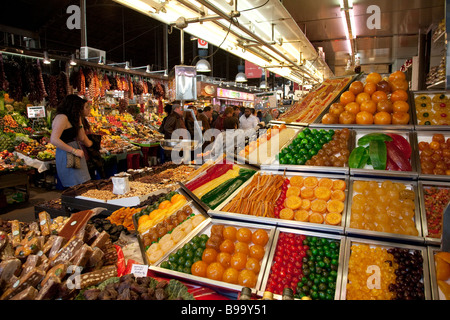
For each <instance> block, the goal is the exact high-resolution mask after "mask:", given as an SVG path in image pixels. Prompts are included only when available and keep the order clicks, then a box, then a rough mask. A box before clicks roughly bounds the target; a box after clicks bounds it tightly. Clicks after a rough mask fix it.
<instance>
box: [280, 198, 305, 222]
mask: <svg viewBox="0 0 450 320" xmlns="http://www.w3.org/2000/svg"><path fill="white" fill-rule="evenodd" d="M300 200H301V199H300ZM299 204H300V205H301V204H302V203H301V201H300V202H299ZM280 219H284V220H292V219H294V210H292V209H290V208H284V209H282V210H281V211H280Z"/></svg>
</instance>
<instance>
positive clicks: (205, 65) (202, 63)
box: [195, 59, 211, 72]
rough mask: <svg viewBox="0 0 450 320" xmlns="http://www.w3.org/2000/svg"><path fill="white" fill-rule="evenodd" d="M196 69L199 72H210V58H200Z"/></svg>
mask: <svg viewBox="0 0 450 320" xmlns="http://www.w3.org/2000/svg"><path fill="white" fill-rule="evenodd" d="M195 69H196V70H197V72H210V71H211V65H210V64H209V62H208V60H206V59H200V60H198V61H197V63H196V64H195Z"/></svg>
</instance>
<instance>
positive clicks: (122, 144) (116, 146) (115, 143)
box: [100, 135, 140, 154]
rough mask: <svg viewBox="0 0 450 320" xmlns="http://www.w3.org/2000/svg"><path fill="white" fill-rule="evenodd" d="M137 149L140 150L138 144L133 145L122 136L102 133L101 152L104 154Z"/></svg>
mask: <svg viewBox="0 0 450 320" xmlns="http://www.w3.org/2000/svg"><path fill="white" fill-rule="evenodd" d="M137 150H140V148H139V147H138V146H135V145H133V144H132V143H130V142H129V141H127V140H125V139H123V138H122V137H120V136H114V135H111V136H110V135H102V140H101V143H100V153H102V154H118V153H124V152H131V151H137Z"/></svg>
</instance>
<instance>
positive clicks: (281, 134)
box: [239, 125, 296, 164]
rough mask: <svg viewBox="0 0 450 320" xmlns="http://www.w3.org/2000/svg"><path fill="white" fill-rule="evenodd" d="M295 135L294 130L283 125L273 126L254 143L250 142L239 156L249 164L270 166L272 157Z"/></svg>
mask: <svg viewBox="0 0 450 320" xmlns="http://www.w3.org/2000/svg"><path fill="white" fill-rule="evenodd" d="M295 133H296V130H294V129H290V128H286V126H285V125H280V126H273V127H272V128H269V129H267V131H266V132H265V133H263V134H262V135H260V136H259V138H258V139H257V140H256V141H251V142H250V143H249V144H248V145H247V146H246V147H245V148H244V149H243V150H241V151H240V152H239V156H240V157H242V158H245V159H246V160H247V161H248V162H250V163H251V164H270V162H271V161H272V159H273V157H274V156H275V155H276V154H277V153H278V152H279V151H280V148H282V147H283V146H284V145H285V144H286V143H287V142H288V141H289V140H290V139H291V138H292V137H293V136H294V134H295Z"/></svg>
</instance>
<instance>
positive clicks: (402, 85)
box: [389, 79, 409, 92]
mask: <svg viewBox="0 0 450 320" xmlns="http://www.w3.org/2000/svg"><path fill="white" fill-rule="evenodd" d="M389 85H390V86H391V91H392V92H394V91H397V90H405V91H408V89H409V85H408V81H406V80H405V79H403V80H402V79H395V80H392V81H389Z"/></svg>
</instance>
